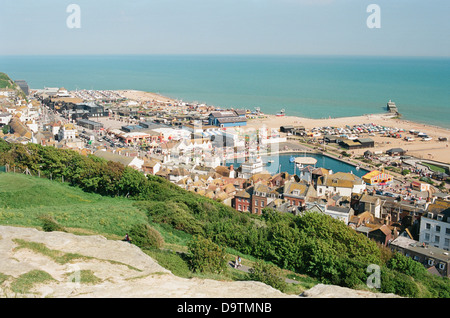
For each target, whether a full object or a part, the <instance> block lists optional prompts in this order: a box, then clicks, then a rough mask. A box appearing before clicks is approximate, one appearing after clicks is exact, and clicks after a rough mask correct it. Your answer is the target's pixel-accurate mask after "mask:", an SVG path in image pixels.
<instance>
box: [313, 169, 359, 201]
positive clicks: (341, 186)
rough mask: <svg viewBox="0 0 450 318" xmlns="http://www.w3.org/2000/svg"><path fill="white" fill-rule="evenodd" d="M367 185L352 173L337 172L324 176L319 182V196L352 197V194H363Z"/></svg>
mask: <svg viewBox="0 0 450 318" xmlns="http://www.w3.org/2000/svg"><path fill="white" fill-rule="evenodd" d="M365 189H366V183H365V182H364V181H363V180H362V179H361V178H359V177H357V176H355V175H354V174H352V173H347V172H336V173H334V174H329V175H324V176H321V177H319V179H318V180H317V195H318V196H324V195H327V194H328V195H333V194H339V195H340V196H343V197H344V196H346V197H350V196H351V195H352V193H359V194H361V193H363V192H364V190H365Z"/></svg>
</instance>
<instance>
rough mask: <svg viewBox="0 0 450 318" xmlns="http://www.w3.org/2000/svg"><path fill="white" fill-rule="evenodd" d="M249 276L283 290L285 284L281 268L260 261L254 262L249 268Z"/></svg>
mask: <svg viewBox="0 0 450 318" xmlns="http://www.w3.org/2000/svg"><path fill="white" fill-rule="evenodd" d="M249 278H250V279H251V280H257V281H260V282H262V283H264V284H267V285H270V286H272V287H273V288H276V289H278V290H281V291H284V290H285V289H286V286H287V284H286V282H285V280H284V278H283V277H282V273H281V270H280V269H279V268H277V267H275V266H273V265H271V264H266V263H264V262H262V261H258V262H256V263H255V265H254V266H253V268H251V269H250V273H249Z"/></svg>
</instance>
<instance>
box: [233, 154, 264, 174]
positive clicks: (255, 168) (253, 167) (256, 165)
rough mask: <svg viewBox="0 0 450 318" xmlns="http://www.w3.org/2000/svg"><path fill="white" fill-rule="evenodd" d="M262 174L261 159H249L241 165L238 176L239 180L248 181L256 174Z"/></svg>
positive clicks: (262, 164)
mask: <svg viewBox="0 0 450 318" xmlns="http://www.w3.org/2000/svg"><path fill="white" fill-rule="evenodd" d="M262 172H264V163H263V161H262V159H261V157H257V158H256V159H253V160H252V159H249V161H248V162H243V163H242V164H241V171H240V172H239V174H238V177H239V178H243V179H250V178H251V177H252V176H253V175H254V174H256V173H262Z"/></svg>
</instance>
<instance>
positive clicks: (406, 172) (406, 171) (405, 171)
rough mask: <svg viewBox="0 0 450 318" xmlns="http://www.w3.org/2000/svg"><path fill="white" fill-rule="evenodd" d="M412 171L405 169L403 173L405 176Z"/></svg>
mask: <svg viewBox="0 0 450 318" xmlns="http://www.w3.org/2000/svg"><path fill="white" fill-rule="evenodd" d="M410 173H411V171H409V170H408V169H403V170H402V175H404V176H406V175H408V174H410Z"/></svg>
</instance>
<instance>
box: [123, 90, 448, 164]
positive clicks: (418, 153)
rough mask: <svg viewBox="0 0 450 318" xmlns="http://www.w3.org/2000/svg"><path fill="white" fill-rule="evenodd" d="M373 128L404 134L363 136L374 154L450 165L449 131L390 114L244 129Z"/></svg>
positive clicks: (274, 119) (138, 95)
mask: <svg viewBox="0 0 450 318" xmlns="http://www.w3.org/2000/svg"><path fill="white" fill-rule="evenodd" d="M118 92H120V93H121V94H122V95H123V96H125V97H127V98H129V99H131V100H135V101H138V102H148V101H150V102H151V101H160V102H169V103H175V104H176V100H174V99H171V98H168V97H165V96H161V95H159V94H156V93H151V92H143V91H137V90H120V91H118ZM372 123H373V124H376V125H381V126H385V127H392V128H399V129H400V128H401V129H404V130H405V133H402V138H398V139H397V138H390V137H383V136H380V135H379V134H376V135H375V136H369V135H368V134H363V136H364V137H369V138H372V139H373V140H374V141H375V147H374V148H371V149H370V150H371V151H373V152H375V151H383V152H384V151H386V150H388V149H391V148H402V149H404V150H406V151H407V154H408V155H410V156H414V157H417V158H420V159H428V160H433V161H437V162H442V163H446V164H450V149H449V145H448V144H449V142H448V141H445V142H443V141H438V138H439V137H446V138H447V140H450V130H449V129H445V128H441V127H437V126H431V125H425V124H421V123H416V122H411V121H407V120H403V119H398V118H394V117H393V115H392V114H389V113H381V114H370V115H364V116H352V117H340V118H323V119H311V118H302V117H296V116H283V117H278V116H275V115H267V114H265V118H256V119H249V120H248V123H247V127H249V128H257V127H263V126H265V127H267V128H277V129H279V128H280V127H281V126H284V125H292V126H304V127H305V128H306V130H310V129H313V128H315V127H328V126H329V127H345V126H346V125H349V126H353V125H362V124H372ZM410 130H417V131H420V132H424V133H426V134H427V135H428V136H430V137H431V138H432V140H429V141H422V139H421V138H419V137H417V136H413V135H412V134H410V133H409V131H410ZM405 136H411V137H414V139H415V140H414V141H405V140H404V139H403V138H404V137H405ZM366 150H367V149H355V150H352V152H353V153H354V154H355V155H362V154H363V153H364V151H366Z"/></svg>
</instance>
